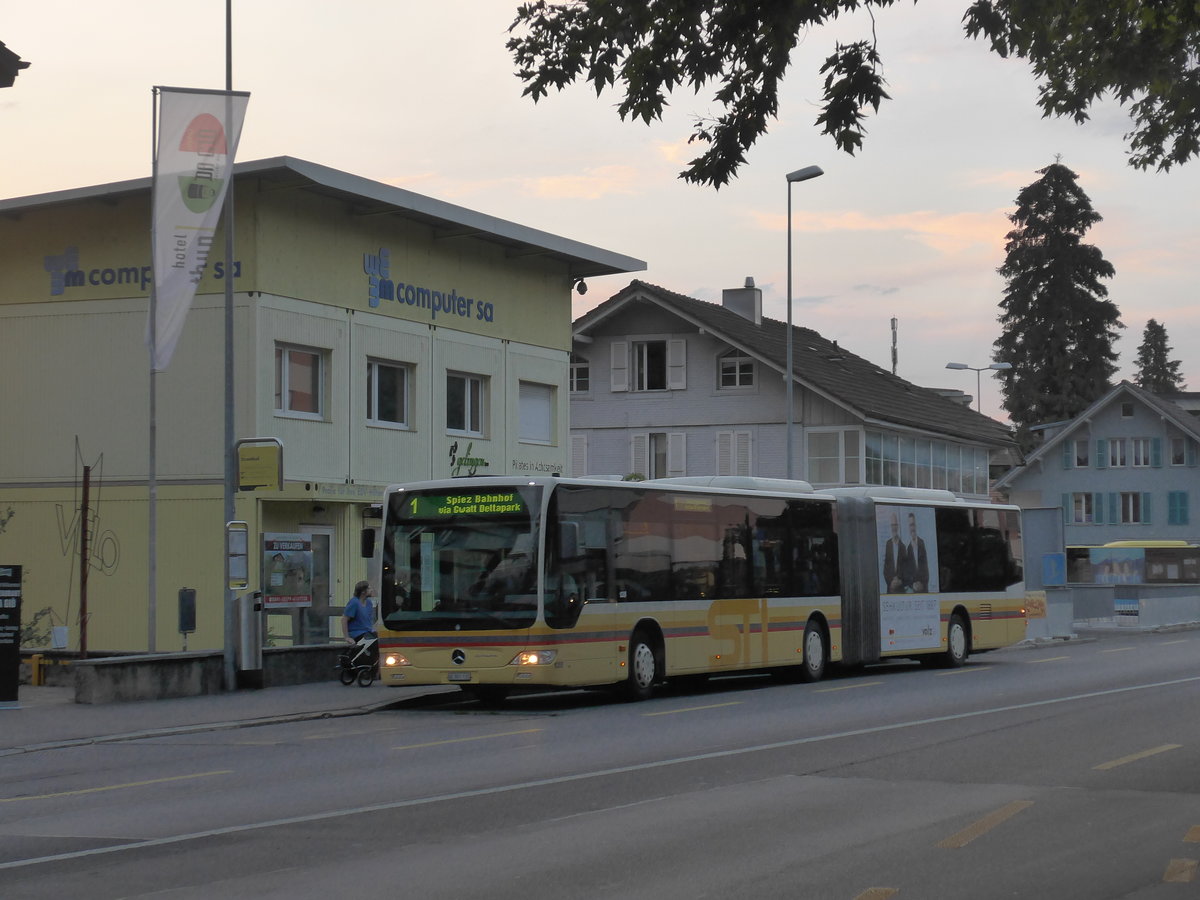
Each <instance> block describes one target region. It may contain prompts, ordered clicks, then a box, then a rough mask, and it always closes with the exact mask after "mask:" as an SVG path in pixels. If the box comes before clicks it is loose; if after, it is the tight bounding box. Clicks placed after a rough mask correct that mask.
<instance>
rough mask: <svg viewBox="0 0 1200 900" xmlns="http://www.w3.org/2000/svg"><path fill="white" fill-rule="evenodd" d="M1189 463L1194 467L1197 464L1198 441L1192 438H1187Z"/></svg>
mask: <svg viewBox="0 0 1200 900" xmlns="http://www.w3.org/2000/svg"><path fill="white" fill-rule="evenodd" d="M1187 464H1188V465H1189V466H1193V467H1194V466H1195V465H1196V442H1195V441H1193V440H1192V439H1191V438H1188V439H1187Z"/></svg>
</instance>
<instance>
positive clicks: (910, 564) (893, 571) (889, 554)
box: [875, 505, 941, 651]
mask: <svg viewBox="0 0 1200 900" xmlns="http://www.w3.org/2000/svg"><path fill="white" fill-rule="evenodd" d="M875 533H876V544H877V548H878V559H879V607H880V638H881V644H880V646H881V648H882V649H883V650H885V651H886V650H922V649H929V648H936V647H938V646H939V645H940V643H941V609H940V604H939V602H938V597H937V593H938V590H939V584H938V558H937V526H936V523H935V519H934V511H933V510H932V509H929V508H926V507H919V506H884V505H880V506H876V507H875Z"/></svg>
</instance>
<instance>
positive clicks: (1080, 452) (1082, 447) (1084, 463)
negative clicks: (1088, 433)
mask: <svg viewBox="0 0 1200 900" xmlns="http://www.w3.org/2000/svg"><path fill="white" fill-rule="evenodd" d="M1091 449H1092V442H1091V441H1090V440H1088V439H1087V438H1084V439H1083V440H1080V441H1076V442H1075V468H1077V469H1086V468H1087V467H1088V465H1089V464H1090V460H1091V456H1090V453H1091Z"/></svg>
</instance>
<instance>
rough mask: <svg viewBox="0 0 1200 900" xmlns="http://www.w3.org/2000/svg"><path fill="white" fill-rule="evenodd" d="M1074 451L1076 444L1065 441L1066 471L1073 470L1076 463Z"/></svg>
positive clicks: (1063, 455)
mask: <svg viewBox="0 0 1200 900" xmlns="http://www.w3.org/2000/svg"><path fill="white" fill-rule="evenodd" d="M1074 450H1075V442H1074V441H1063V445H1062V466H1063V468H1064V469H1069V468H1071V466H1072V464H1073V463H1074V462H1075V453H1074Z"/></svg>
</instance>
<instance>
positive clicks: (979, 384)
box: [946, 362, 1012, 412]
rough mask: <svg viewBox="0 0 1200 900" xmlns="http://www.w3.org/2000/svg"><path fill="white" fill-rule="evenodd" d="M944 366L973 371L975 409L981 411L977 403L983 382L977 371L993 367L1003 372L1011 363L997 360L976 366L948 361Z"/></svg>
mask: <svg viewBox="0 0 1200 900" xmlns="http://www.w3.org/2000/svg"><path fill="white" fill-rule="evenodd" d="M946 368H947V369H970V370H971V371H972V372H974V373H975V411H976V412H982V410H981V408H980V405H979V399H980V398H979V394H980V392H981V391H982V390H983V382H982V380H981V379H980V375H979V373H980V372H986V371H988V370H989V369H994V370H995V371H997V372H1004V371H1006V370H1008V369H1011V368H1012V363H1006V362H998V363H992V364H991V365H990V366H979V367H976V366H968V365H967V364H966V363H958V362H948V363H946Z"/></svg>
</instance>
